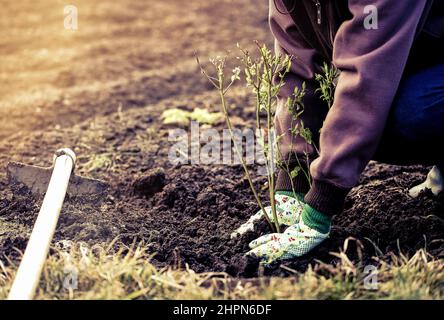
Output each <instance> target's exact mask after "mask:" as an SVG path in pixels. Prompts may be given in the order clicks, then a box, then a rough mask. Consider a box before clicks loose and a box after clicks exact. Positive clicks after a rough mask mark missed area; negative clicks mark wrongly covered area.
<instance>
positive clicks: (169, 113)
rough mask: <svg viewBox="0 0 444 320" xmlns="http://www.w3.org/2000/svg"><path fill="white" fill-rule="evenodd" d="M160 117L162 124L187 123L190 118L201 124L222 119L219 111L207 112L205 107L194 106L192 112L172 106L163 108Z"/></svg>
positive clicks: (212, 122)
mask: <svg viewBox="0 0 444 320" xmlns="http://www.w3.org/2000/svg"><path fill="white" fill-rule="evenodd" d="M161 119H162V121H163V123H164V124H178V125H187V124H188V123H189V122H190V120H194V121H197V122H199V123H203V124H210V125H211V124H214V123H216V122H218V121H221V120H223V115H222V113H221V112H209V111H208V110H207V109H201V108H195V109H194V110H193V112H189V111H186V110H182V109H178V108H173V109H168V110H165V111H164V112H163V113H162V115H161Z"/></svg>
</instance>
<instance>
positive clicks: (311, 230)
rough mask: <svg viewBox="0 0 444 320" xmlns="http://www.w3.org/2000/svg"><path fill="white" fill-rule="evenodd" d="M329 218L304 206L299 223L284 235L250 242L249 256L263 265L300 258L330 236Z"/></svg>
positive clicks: (268, 235) (272, 235)
mask: <svg viewBox="0 0 444 320" xmlns="http://www.w3.org/2000/svg"><path fill="white" fill-rule="evenodd" d="M330 225H331V217H329V216H327V215H325V214H323V213H321V212H319V211H317V210H315V209H313V208H311V207H310V206H309V205H307V204H306V205H305V206H304V209H303V213H302V216H301V219H300V221H299V223H296V224H295V225H293V226H291V227H289V228H287V229H286V230H285V232H284V233H272V234H267V235H265V236H262V237H260V238H258V239H256V240H253V241H252V242H250V244H249V246H250V248H251V250H250V251H249V252H247V255H249V256H255V257H257V258H260V259H261V260H262V261H261V263H262V264H264V265H271V264H272V263H274V262H277V261H284V260H290V259H294V258H297V257H300V256H302V255H304V254H306V253H308V252H309V251H311V250H313V248H315V247H316V246H317V245H319V244H320V243H321V242H322V241H324V240H325V239H327V237H328V235H329V234H330Z"/></svg>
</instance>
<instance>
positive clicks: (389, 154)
mask: <svg viewBox="0 0 444 320" xmlns="http://www.w3.org/2000/svg"><path fill="white" fill-rule="evenodd" d="M375 160H378V161H383V162H387V163H393V164H406V165H408V164H428V165H431V164H439V165H440V167H442V168H444V166H443V164H444V63H440V64H438V65H435V66H433V67H429V68H427V69H424V70H421V71H418V72H416V73H413V74H409V75H406V76H404V78H403V79H402V81H401V84H400V86H399V89H398V92H397V94H396V98H395V100H394V103H393V106H392V109H391V110H390V115H389V118H388V120H387V124H386V129H385V132H384V135H383V137H382V140H381V143H380V145H379V148H378V151H377V152H376V155H375Z"/></svg>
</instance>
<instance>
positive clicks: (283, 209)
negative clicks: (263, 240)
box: [231, 191, 304, 239]
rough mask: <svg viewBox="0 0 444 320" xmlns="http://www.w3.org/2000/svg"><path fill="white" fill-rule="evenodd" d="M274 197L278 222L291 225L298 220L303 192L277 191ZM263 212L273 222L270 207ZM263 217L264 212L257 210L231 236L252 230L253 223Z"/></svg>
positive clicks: (234, 236) (302, 201)
mask: <svg viewBox="0 0 444 320" xmlns="http://www.w3.org/2000/svg"><path fill="white" fill-rule="evenodd" d="M274 199H275V202H276V215H277V217H278V221H279V223H280V224H282V225H286V226H291V225H293V224H295V223H297V222H298V221H299V218H300V216H301V213H302V209H303V208H304V196H303V194H301V193H297V194H296V195H295V194H294V193H293V192H287V191H277V192H276V194H275V196H274ZM265 212H266V214H267V216H268V218H269V219H270V220H271V222H274V218H273V212H272V210H271V207H266V208H265ZM263 217H264V212H263V211H262V210H259V211H258V212H257V213H256V214H255V215H253V216H251V217H250V219H248V221H247V222H245V223H244V224H242V225H241V226H240V227H239V228H237V229H236V230H235V231H234V232H233V233H231V238H232V239H234V238H236V237H238V236H241V235H243V234H245V233H246V232H248V231H253V230H254V226H255V224H256V223H257V222H258V221H259V220H261V219H262V218H263Z"/></svg>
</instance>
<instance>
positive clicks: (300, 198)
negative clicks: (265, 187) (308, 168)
mask: <svg viewBox="0 0 444 320" xmlns="http://www.w3.org/2000/svg"><path fill="white" fill-rule="evenodd" d="M276 194H280V195H282V196H289V197H293V198H296V199H297V200H298V201H300V202H304V197H305V194H303V193H301V192H297V193H293V191H284V190H281V191H276Z"/></svg>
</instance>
